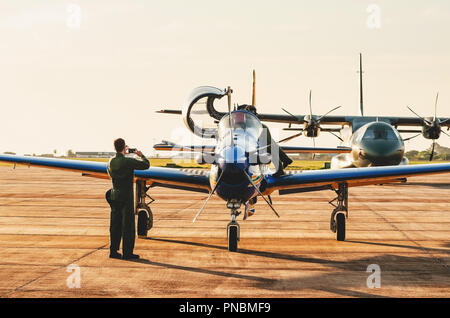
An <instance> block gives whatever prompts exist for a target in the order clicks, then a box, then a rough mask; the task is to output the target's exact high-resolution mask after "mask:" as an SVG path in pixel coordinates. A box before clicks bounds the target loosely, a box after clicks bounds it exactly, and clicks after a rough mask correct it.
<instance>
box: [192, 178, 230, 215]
mask: <svg viewBox="0 0 450 318" xmlns="http://www.w3.org/2000/svg"><path fill="white" fill-rule="evenodd" d="M222 176H223V171H222V173H221V174H220V176H219V178H218V179H217V182H216V185H215V187H214V189H213V190H212V191H211V193H210V194H209V196H208V198H207V199H206V201H205V203H203V206H202V207H201V209H200V210H199V211H198V212H197V214H196V215H195V217H194V219H193V220H192V223H195V221H196V220H197V218H198V216H199V215H200V213H202V212H203V209H204V208H205V207H206V204H207V203H208V201H209V199H211V197H212V196H213V194H214V192H216V189H217V186H218V185H219V182H220V179H222Z"/></svg>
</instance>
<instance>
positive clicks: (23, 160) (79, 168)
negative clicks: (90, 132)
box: [0, 154, 211, 193]
mask: <svg viewBox="0 0 450 318" xmlns="http://www.w3.org/2000/svg"><path fill="white" fill-rule="evenodd" d="M0 161H1V162H9V163H14V164H19V165H27V166H37V167H42V168H50V169H60V170H66V171H75V172H81V173H82V175H83V176H88V177H94V178H102V179H109V176H108V173H107V170H106V168H107V163H106V162H95V161H84V160H69V159H56V158H42V157H29V156H16V155H4V154H3V155H0ZM134 175H135V181H136V180H146V181H147V185H149V186H150V187H156V186H158V187H166V188H175V189H182V190H187V191H195V192H204V193H208V192H209V191H210V190H211V188H210V185H209V172H208V171H202V172H201V173H199V172H198V171H186V170H180V169H173V168H163V167H150V168H149V169H147V170H135V173H134Z"/></svg>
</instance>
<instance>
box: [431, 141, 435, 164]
mask: <svg viewBox="0 0 450 318" xmlns="http://www.w3.org/2000/svg"><path fill="white" fill-rule="evenodd" d="M435 145H436V140H433V145H432V146H431V154H430V161H433V156H434V146H435Z"/></svg>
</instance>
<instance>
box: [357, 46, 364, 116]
mask: <svg viewBox="0 0 450 318" xmlns="http://www.w3.org/2000/svg"><path fill="white" fill-rule="evenodd" d="M358 73H359V115H360V116H364V103H363V76H362V74H363V69H362V54H361V53H359V72H358Z"/></svg>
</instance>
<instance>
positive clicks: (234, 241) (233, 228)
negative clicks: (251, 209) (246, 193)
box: [227, 200, 241, 252]
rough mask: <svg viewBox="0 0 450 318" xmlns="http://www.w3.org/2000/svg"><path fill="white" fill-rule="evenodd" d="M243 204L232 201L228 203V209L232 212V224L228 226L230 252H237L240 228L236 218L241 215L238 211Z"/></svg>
mask: <svg viewBox="0 0 450 318" xmlns="http://www.w3.org/2000/svg"><path fill="white" fill-rule="evenodd" d="M240 206H241V203H240V202H235V201H234V200H231V201H229V202H227V208H229V209H230V210H231V222H230V223H228V225H227V238H228V251H230V252H237V248H238V242H239V239H240V227H239V223H238V222H237V221H236V217H237V216H238V215H239V214H241V212H239V211H238V209H239V208H240Z"/></svg>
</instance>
